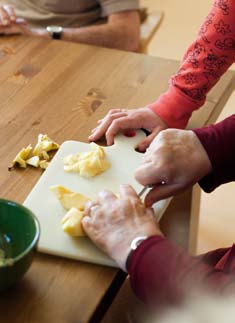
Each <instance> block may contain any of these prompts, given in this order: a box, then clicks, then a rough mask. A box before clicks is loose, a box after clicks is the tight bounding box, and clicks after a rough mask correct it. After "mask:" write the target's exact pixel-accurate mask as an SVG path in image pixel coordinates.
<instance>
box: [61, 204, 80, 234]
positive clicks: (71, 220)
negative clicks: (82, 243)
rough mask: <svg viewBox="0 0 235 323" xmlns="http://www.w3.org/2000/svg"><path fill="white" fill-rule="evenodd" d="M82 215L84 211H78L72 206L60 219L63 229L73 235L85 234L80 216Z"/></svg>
mask: <svg viewBox="0 0 235 323" xmlns="http://www.w3.org/2000/svg"><path fill="white" fill-rule="evenodd" d="M84 215H85V212H84V211H79V210H78V209H76V208H75V207H72V208H71V209H70V210H69V211H68V212H67V213H66V214H65V216H64V217H63V219H62V220H61V223H62V229H63V231H64V232H66V233H68V234H69V235H71V236H73V237H83V236H85V235H86V234H85V232H84V230H83V228H82V218H83V217H84Z"/></svg>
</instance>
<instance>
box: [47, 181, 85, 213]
mask: <svg viewBox="0 0 235 323" xmlns="http://www.w3.org/2000/svg"><path fill="white" fill-rule="evenodd" d="M50 190H51V191H52V192H53V193H54V194H55V195H56V197H57V198H58V199H59V201H60V203H61V204H62V206H63V207H64V208H65V209H66V210H70V209H71V208H72V207H74V208H76V209H77V210H79V211H84V209H85V204H86V203H87V202H88V201H89V200H90V199H89V198H87V197H86V196H84V195H82V194H80V193H76V192H73V191H70V190H69V189H67V188H65V187H63V186H60V185H55V186H51V187H50Z"/></svg>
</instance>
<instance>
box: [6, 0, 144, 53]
mask: <svg viewBox="0 0 235 323" xmlns="http://www.w3.org/2000/svg"><path fill="white" fill-rule="evenodd" d="M138 10H139V1H138V0H99V1H96V0H87V1H84V0H77V1H73V0H67V1H63V0H46V1H44V0H8V1H7V4H5V1H2V0H0V34H5V35H9V34H26V35H30V36H35V37H37V36H39V37H45V38H50V37H52V38H55V39H62V40H65V41H74V42H79V43H85V44H90V45H96V46H103V47H110V48H117V49H122V50H127V51H137V50H138V48H139V37H140V15H139V12H138Z"/></svg>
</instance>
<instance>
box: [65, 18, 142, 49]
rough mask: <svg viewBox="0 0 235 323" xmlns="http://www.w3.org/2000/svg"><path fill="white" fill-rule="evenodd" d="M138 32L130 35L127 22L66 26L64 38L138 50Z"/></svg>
mask: <svg viewBox="0 0 235 323" xmlns="http://www.w3.org/2000/svg"><path fill="white" fill-rule="evenodd" d="M138 39H139V37H138V33H137V34H136V35H135V34H134V35H130V31H129V30H128V28H127V26H126V25H125V24H122V23H119V24H108V23H107V24H103V25H95V26H90V27H82V28H65V29H64V32H63V35H62V40H66V41H74V42H79V43H84V44H89V45H95V46H102V47H108V48H116V49H122V50H128V51H137V49H138V45H139V42H138Z"/></svg>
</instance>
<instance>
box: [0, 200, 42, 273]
mask: <svg viewBox="0 0 235 323" xmlns="http://www.w3.org/2000/svg"><path fill="white" fill-rule="evenodd" d="M0 203H3V204H7V205H12V206H17V207H18V208H20V209H23V210H27V212H29V214H30V216H31V217H32V218H33V220H34V224H35V228H36V232H35V236H34V238H33V240H32V241H31V243H30V245H29V246H28V247H27V248H26V249H25V250H24V251H22V252H21V253H20V254H19V255H17V256H16V257H12V258H8V259H9V261H6V262H3V264H0V268H3V267H9V266H12V265H14V263H16V262H17V261H19V260H20V259H22V258H23V257H24V256H25V255H27V254H28V253H29V252H30V251H31V250H32V249H33V248H34V247H35V246H36V245H37V242H38V240H39V236H40V231H41V229H40V224H39V221H38V219H37V217H36V215H35V214H34V213H33V212H32V211H31V210H30V209H29V208H27V207H26V206H24V205H22V204H20V203H18V202H15V201H13V200H8V199H3V198H0Z"/></svg>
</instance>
